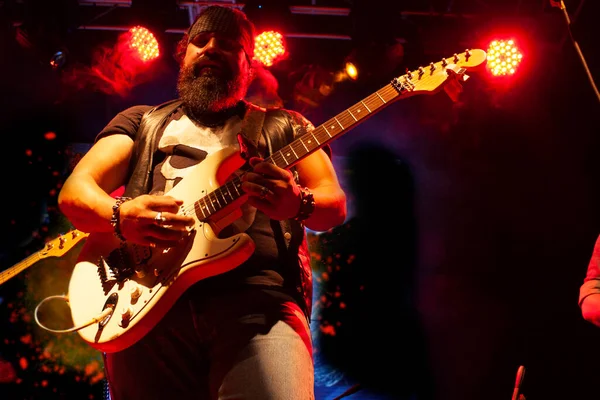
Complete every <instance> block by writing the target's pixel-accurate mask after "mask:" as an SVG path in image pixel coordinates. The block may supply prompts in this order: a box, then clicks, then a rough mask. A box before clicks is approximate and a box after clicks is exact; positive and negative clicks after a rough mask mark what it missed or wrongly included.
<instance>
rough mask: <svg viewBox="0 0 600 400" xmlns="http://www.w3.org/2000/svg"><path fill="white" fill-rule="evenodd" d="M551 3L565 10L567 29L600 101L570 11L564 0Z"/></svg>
mask: <svg viewBox="0 0 600 400" xmlns="http://www.w3.org/2000/svg"><path fill="white" fill-rule="evenodd" d="M550 4H551V5H552V7H557V8H560V9H561V11H562V12H563V15H564V17H565V21H566V22H567V30H568V32H569V37H570V38H571V41H572V42H573V46H574V47H575V50H576V51H577V55H578V56H579V58H580V59H581V63H582V64H583V69H584V70H585V73H586V74H587V77H588V79H589V80H590V84H591V85H592V89H593V90H594V93H595V94H596V98H597V99H598V102H600V92H598V87H597V86H596V84H595V83H594V78H593V77H592V73H591V72H590V69H589V68H588V66H587V62H586V61H585V57H584V56H583V53H582V52H581V49H580V48H579V44H578V43H577V41H576V40H575V38H574V37H573V32H572V31H571V18H569V13H568V12H567V7H565V3H564V2H563V0H560V1H556V0H550Z"/></svg>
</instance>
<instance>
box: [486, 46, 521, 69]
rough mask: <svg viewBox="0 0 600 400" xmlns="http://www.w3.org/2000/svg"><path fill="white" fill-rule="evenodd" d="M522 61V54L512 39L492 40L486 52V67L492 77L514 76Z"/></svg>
mask: <svg viewBox="0 0 600 400" xmlns="http://www.w3.org/2000/svg"><path fill="white" fill-rule="evenodd" d="M522 59H523V54H522V53H521V52H520V51H519V49H518V48H517V47H516V45H515V41H514V40H512V39H509V40H494V41H492V42H491V43H490V46H489V47H488V50H487V67H488V69H489V70H490V72H491V73H492V75H494V76H504V75H513V74H515V73H516V71H517V68H518V66H519V64H520V63H521V61H522Z"/></svg>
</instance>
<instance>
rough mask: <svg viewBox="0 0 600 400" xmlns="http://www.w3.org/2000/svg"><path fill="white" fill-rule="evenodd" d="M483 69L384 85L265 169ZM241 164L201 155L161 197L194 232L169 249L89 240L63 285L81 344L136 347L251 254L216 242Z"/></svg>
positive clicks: (105, 238) (450, 62) (459, 65)
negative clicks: (186, 299)
mask: <svg viewBox="0 0 600 400" xmlns="http://www.w3.org/2000/svg"><path fill="white" fill-rule="evenodd" d="M485 61H486V53H485V52H484V51H483V50H479V49H475V50H468V51H465V52H463V53H460V54H455V55H453V56H452V57H449V58H447V59H443V60H441V61H439V62H436V63H431V64H429V65H427V66H424V67H420V68H418V69H417V70H415V71H412V72H407V73H406V74H405V75H402V76H400V77H397V78H394V79H393V80H392V81H391V83H389V84H388V85H386V86H384V87H383V88H381V89H380V90H378V91H376V92H375V93H373V94H371V95H369V96H368V97H366V98H365V99H363V100H361V101H360V102H358V103H356V104H355V105H353V106H352V107H350V108H348V109H347V110H345V111H343V112H342V113H340V114H338V115H337V116H335V117H334V118H332V119H330V120H329V121H327V122H325V123H324V124H322V125H320V126H318V127H316V128H315V129H314V130H313V131H312V132H309V133H306V134H304V135H302V136H300V137H299V138H297V139H296V140H294V141H293V142H291V143H290V144H288V145H287V146H285V147H283V148H282V149H281V150H279V151H276V152H275V153H274V154H272V155H271V156H270V157H269V158H267V159H266V161H267V162H271V163H273V164H275V165H277V166H278V167H281V168H285V169H289V168H291V167H292V166H293V165H295V164H296V163H297V162H299V161H300V160H302V159H303V158H304V157H306V156H308V155H310V154H311V153H313V152H315V151H317V150H319V149H320V148H322V147H323V146H325V145H326V144H327V143H329V142H331V141H332V140H334V139H336V138H338V137H340V136H341V135H342V134H343V133H345V132H347V131H349V130H350V129H351V128H353V127H354V126H356V125H357V124H359V123H361V122H363V121H365V120H366V119H367V118H369V117H371V116H372V115H374V114H375V113H377V112H378V111H380V110H382V109H383V108H384V107H386V106H388V105H389V104H391V103H393V102H395V101H397V100H400V99H403V98H406V97H410V96H414V95H418V94H433V93H436V92H438V91H439V90H440V89H442V88H444V89H445V90H446V92H447V93H448V95H449V96H450V97H451V98H452V99H453V100H456V96H457V94H458V93H459V92H460V89H461V87H462V86H461V83H462V82H464V81H465V80H466V79H467V78H468V76H467V75H466V74H465V72H466V71H467V70H468V69H471V68H476V67H479V66H480V65H482V64H483V63H484V62H485ZM243 164H244V160H243V159H242V158H241V156H240V155H239V151H238V150H237V149H235V148H233V147H231V148H225V149H222V150H221V151H219V152H216V153H213V154H211V155H209V156H208V157H207V158H206V159H205V160H204V161H203V162H201V163H200V164H198V165H197V166H196V167H194V169H193V170H192V171H191V172H190V173H189V174H188V175H187V176H186V177H185V178H183V179H182V180H181V181H180V182H179V183H178V184H177V185H176V186H175V187H174V188H173V189H172V190H171V191H169V193H168V194H169V195H172V196H173V197H175V198H179V199H182V200H183V206H182V209H181V211H180V212H181V213H185V214H187V215H191V216H193V217H194V218H195V219H196V224H195V229H194V230H193V231H192V233H191V235H190V236H188V237H187V238H186V239H184V240H183V241H182V242H181V243H180V245H178V246H177V247H176V248H169V249H158V248H149V247H143V246H137V245H131V244H127V243H126V242H125V243H121V242H120V241H118V239H117V238H115V237H114V235H113V234H112V233H92V234H90V236H89V238H88V240H87V241H86V243H85V245H84V248H83V249H82V251H81V252H80V254H79V259H78V261H77V263H76V265H75V267H74V270H73V273H72V276H71V280H70V282H69V293H68V302H69V306H70V308H71V315H72V318H73V323H74V324H75V328H74V329H73V330H77V332H78V333H79V334H80V335H81V337H82V338H83V340H84V341H86V342H87V343H88V344H90V345H91V346H93V347H95V348H97V349H99V350H101V351H104V352H115V351H120V350H122V349H124V348H126V347H128V346H130V345H132V344H134V343H135V342H137V341H138V340H139V339H141V338H142V337H143V336H144V335H145V334H146V333H147V332H148V331H149V330H150V329H152V327H154V326H155V325H156V323H157V322H158V321H160V319H161V318H162V317H163V316H164V315H165V313H166V312H167V311H168V310H169V309H170V308H171V306H172V305H173V304H174V303H175V301H176V300H177V299H178V298H179V297H180V295H181V294H182V293H183V292H184V291H185V290H186V289H187V288H188V287H189V286H191V285H192V284H194V283H195V282H198V281H200V280H202V279H205V278H208V277H211V276H214V275H218V274H222V273H224V272H227V271H230V270H232V269H234V268H236V267H237V266H239V265H240V264H242V263H243V262H244V261H246V260H247V259H248V258H249V257H250V255H252V253H253V252H254V242H253V241H252V239H251V238H250V237H249V236H248V235H247V234H246V233H239V234H235V235H233V236H230V237H225V238H223V237H219V233H220V232H221V231H222V230H223V228H225V227H226V226H228V225H230V224H231V223H232V222H233V221H235V220H236V219H238V218H239V217H241V216H242V214H241V205H242V204H243V203H244V202H245V201H246V200H247V195H246V194H245V193H244V192H243V191H242V190H241V183H242V181H241V178H240V177H239V176H236V177H234V178H232V179H230V177H231V176H232V174H233V172H235V171H236V170H237V169H238V168H240V167H242V166H243Z"/></svg>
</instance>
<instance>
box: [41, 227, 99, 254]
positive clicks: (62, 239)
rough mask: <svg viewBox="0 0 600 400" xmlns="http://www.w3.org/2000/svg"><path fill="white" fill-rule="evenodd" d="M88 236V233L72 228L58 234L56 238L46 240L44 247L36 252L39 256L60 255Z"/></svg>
mask: <svg viewBox="0 0 600 400" xmlns="http://www.w3.org/2000/svg"><path fill="white" fill-rule="evenodd" d="M88 236H89V233H85V232H82V231H79V230H77V229H73V230H72V231H69V232H67V233H65V234H64V235H59V236H58V237H57V238H56V239H52V240H50V241H49V242H47V243H46V245H45V246H44V248H43V249H42V250H40V251H39V252H38V253H39V255H40V257H60V256H62V255H64V254H65V253H67V252H68V251H69V250H71V249H72V248H73V246H75V245H76V244H77V243H79V242H80V241H81V240H82V239H85V238H86V237H88Z"/></svg>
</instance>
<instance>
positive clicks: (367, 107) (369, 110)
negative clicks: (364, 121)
mask: <svg viewBox="0 0 600 400" xmlns="http://www.w3.org/2000/svg"><path fill="white" fill-rule="evenodd" d="M361 103H362V105H363V106H365V108H366V109H367V111H368V112H369V114H370V113H371V109H370V108H369V106H367V105H366V104H365V102H364V101H362V100H361Z"/></svg>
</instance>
